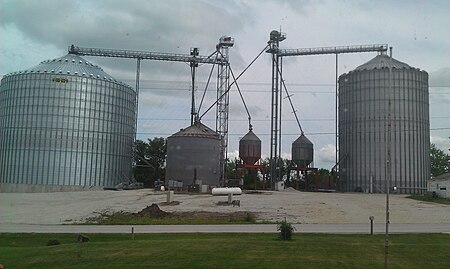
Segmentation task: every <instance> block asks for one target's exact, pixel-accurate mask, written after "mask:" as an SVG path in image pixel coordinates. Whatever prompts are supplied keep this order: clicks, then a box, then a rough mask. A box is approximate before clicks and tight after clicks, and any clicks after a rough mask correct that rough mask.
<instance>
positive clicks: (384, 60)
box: [354, 54, 413, 71]
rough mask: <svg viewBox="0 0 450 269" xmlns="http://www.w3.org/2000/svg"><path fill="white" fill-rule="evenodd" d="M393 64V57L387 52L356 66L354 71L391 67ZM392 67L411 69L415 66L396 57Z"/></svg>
mask: <svg viewBox="0 0 450 269" xmlns="http://www.w3.org/2000/svg"><path fill="white" fill-rule="evenodd" d="M390 66H391V59H390V57H389V56H388V55H386V54H380V55H377V56H376V57H375V58H373V59H372V60H370V61H368V62H367V63H364V64H362V65H360V66H358V67H356V68H355V70H354V71H362V70H373V69H382V68H389V67H390ZM392 68H395V69H411V68H413V67H411V66H409V65H408V64H406V63H404V62H400V61H398V60H396V59H394V58H392Z"/></svg>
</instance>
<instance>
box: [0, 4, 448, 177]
mask: <svg viewBox="0 0 450 269" xmlns="http://www.w3.org/2000/svg"><path fill="white" fill-rule="evenodd" d="M0 3H1V17H0V56H1V61H0V65H1V66H0V75H2V76H3V75H5V74H7V73H10V72H14V71H19V70H25V69H28V68H30V67H32V66H35V65H37V64H39V63H40V62H41V61H43V60H47V59H53V58H57V57H61V56H63V55H65V54H66V53H67V47H68V46H69V45H70V44H75V45H78V46H82V47H99V48H116V49H130V50H145V51H154V52H168V53H182V54H188V53H189V51H190V48H192V47H198V48H199V50H200V54H201V55H209V54H210V53H212V52H213V51H214V50H215V46H216V44H217V43H218V39H219V38H220V37H221V36H223V35H230V36H232V37H233V38H234V40H235V46H234V47H233V48H231V49H230V62H231V66H232V69H233V71H234V72H235V73H236V74H237V73H240V72H241V71H242V70H243V69H244V68H245V67H246V66H247V64H248V63H250V61H251V60H252V59H253V58H254V57H255V56H256V55H257V54H258V53H259V52H260V51H261V50H262V49H263V48H264V47H265V46H266V44H267V41H268V39H269V33H270V31H271V30H274V29H276V30H279V29H281V31H282V32H284V33H286V40H285V41H283V42H282V43H281V45H280V46H281V47H282V48H307V47H322V46H342V45H360V44H385V43H387V44H389V46H392V47H393V54H394V58H396V59H398V60H400V61H402V62H405V63H407V64H409V65H411V66H413V67H416V68H420V69H422V70H425V71H427V72H428V73H429V75H430V81H429V84H430V117H431V119H430V122H431V141H432V142H433V143H435V144H437V145H438V147H439V148H441V149H443V150H446V152H448V151H447V149H448V148H449V147H450V145H449V144H450V143H449V141H450V140H449V138H448V137H449V136H450V105H449V103H450V61H449V59H450V50H449V49H450V44H449V43H450V39H449V36H450V35H449V29H450V28H449V26H450V19H449V18H450V16H449V10H450V2H449V1H447V0H442V1H425V0H420V1H419V0H417V1H415V0H410V1H406V0H404V1H356V0H355V1H325V0H324V1H309V0H273V1H272V0H257V1H248V0H230V1H227V0H222V1H215V0H209V1H207V0H204V1H200V0H198V1H189V0H180V1H175V0H164V1H163V0H160V1H156V0H154V1H144V0H127V1H123V0H119V1H114V0H111V1H106V0H103V1H102V0H96V1H81V0H78V1H73V0H72V1H65V0H39V1H32V0H28V1H20V0H11V1H8V0H1V1H0ZM375 56H376V54H375V53H360V54H342V55H340V56H339V69H338V70H339V74H343V73H346V72H348V71H351V70H353V69H354V68H356V67H357V66H359V65H361V64H363V63H365V62H367V61H368V60H370V59H372V58H373V57H375ZM84 58H86V59H87V60H89V61H91V62H93V63H95V64H98V65H100V66H101V67H102V68H103V69H104V70H105V71H106V72H107V73H109V74H110V75H111V76H113V77H115V78H116V79H118V80H122V81H124V82H125V83H127V84H129V85H131V86H133V87H134V83H135V81H134V77H135V69H136V62H135V61H134V60H131V59H112V58H95V57H84ZM210 68H211V66H210V65H202V66H200V67H199V68H198V76H197V91H196V96H197V105H198V104H199V102H200V99H201V95H202V93H203V91H204V89H205V84H206V79H207V76H208V74H209V72H210ZM141 70H142V74H141V79H142V80H141V94H140V103H139V118H138V138H140V139H143V140H146V139H147V138H153V137H156V136H164V137H167V136H169V135H170V134H173V133H175V132H176V131H178V130H179V129H180V128H184V127H187V126H188V125H189V123H190V92H189V88H190V68H189V66H188V65H187V64H184V63H169V62H155V61H143V62H142V67H141ZM283 73H284V78H285V80H286V83H287V86H288V89H289V90H290V92H291V94H293V96H292V99H293V102H294V106H295V109H296V110H297V112H298V114H299V117H300V121H301V124H302V127H303V129H304V131H305V133H306V135H307V137H308V138H309V139H310V140H311V141H312V142H313V143H314V147H315V166H316V167H324V168H328V169H330V168H331V167H332V166H333V162H334V160H335V157H334V156H335V153H334V152H335V136H334V132H335V125H334V122H335V86H334V83H335V57H334V56H333V55H327V56H302V57H291V58H285V60H284V65H283ZM270 81H271V63H270V55H268V54H266V53H264V54H263V55H262V56H261V57H260V58H259V59H258V60H257V62H256V63H255V65H254V66H252V67H251V68H250V69H249V71H248V72H246V73H245V74H244V76H243V77H242V79H240V80H239V82H240V83H239V85H240V87H241V90H242V91H243V95H244V98H245V100H246V103H247V106H248V107H249V109H250V113H251V116H252V119H253V125H254V132H255V134H256V135H258V136H259V137H260V139H261V140H262V143H263V155H264V156H268V155H269V150H270V146H269V143H270V141H269V138H270V96H271V94H270V90H271V86H270ZM214 88H215V82H214V83H212V87H210V88H208V90H207V94H206V99H205V101H204V104H203V106H202V107H201V109H200V110H201V111H205V110H206V108H207V107H209V106H210V105H211V104H212V102H213V101H214V97H215V92H214V91H215V89H214ZM230 98H231V100H230V107H231V114H230V121H229V122H230V127H229V132H230V136H229V150H228V151H229V156H235V155H236V153H237V148H238V141H239V138H240V137H242V136H244V135H245V133H246V132H247V131H248V127H247V115H246V113H245V110H244V107H243V105H242V102H241V100H240V99H239V96H238V95H237V92H236V90H233V92H232V93H231V95H230ZM214 118H215V111H214V110H212V111H211V112H210V113H208V114H207V115H206V116H205V117H204V118H203V120H202V121H203V122H204V123H205V124H206V125H208V126H209V127H211V128H213V129H215V122H214ZM282 131H283V137H282V142H283V146H282V151H283V156H284V157H290V148H291V143H292V142H293V141H294V140H295V139H296V138H297V137H298V136H299V134H300V131H299V128H298V126H297V124H296V122H295V118H294V116H293V114H292V112H291V109H290V107H289V104H288V103H287V100H284V101H283V126H282Z"/></svg>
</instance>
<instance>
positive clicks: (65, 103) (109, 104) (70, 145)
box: [0, 54, 136, 192]
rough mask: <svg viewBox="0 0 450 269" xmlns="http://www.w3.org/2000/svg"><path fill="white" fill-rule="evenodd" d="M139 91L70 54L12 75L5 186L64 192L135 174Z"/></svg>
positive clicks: (6, 105)
mask: <svg viewBox="0 0 450 269" xmlns="http://www.w3.org/2000/svg"><path fill="white" fill-rule="evenodd" d="M135 106H136V92H135V91H134V90H133V89H132V88H131V87H129V86H127V85H125V84H123V83H121V82H119V81H117V80H115V79H113V78H111V76H110V75H108V74H107V73H105V72H104V71H103V70H102V69H101V68H100V67H98V66H95V65H93V64H91V63H90V62H88V61H86V60H84V59H83V58H81V57H79V56H77V55H72V54H68V55H66V56H63V57H61V58H58V59H54V60H49V61H44V62H42V63H41V64H39V65H37V66H35V67H33V68H30V69H28V70H26V71H21V72H15V73H11V74H8V75H5V76H4V77H3V79H2V81H1V87H0V189H1V191H3V192H8V191H11V192H29V191H64V190H81V189H96V188H103V187H105V186H114V185H116V184H118V183H120V182H124V181H127V180H129V179H130V178H131V176H132V174H131V173H132V167H131V166H132V147H133V139H134V133H135Z"/></svg>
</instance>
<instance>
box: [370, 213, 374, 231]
mask: <svg viewBox="0 0 450 269" xmlns="http://www.w3.org/2000/svg"><path fill="white" fill-rule="evenodd" d="M373 219H374V217H373V216H370V217H369V220H370V235H373Z"/></svg>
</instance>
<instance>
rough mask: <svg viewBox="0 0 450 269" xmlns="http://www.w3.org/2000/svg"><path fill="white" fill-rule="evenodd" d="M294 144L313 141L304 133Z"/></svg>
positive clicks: (305, 143)
mask: <svg viewBox="0 0 450 269" xmlns="http://www.w3.org/2000/svg"><path fill="white" fill-rule="evenodd" d="M293 144H302V145H312V144H313V143H312V142H311V141H310V140H309V139H308V138H307V137H306V136H305V135H304V134H302V135H300V136H299V137H298V138H297V140H295V141H294V143H293Z"/></svg>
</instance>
